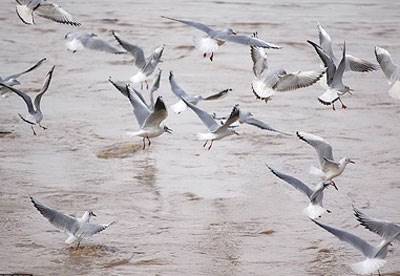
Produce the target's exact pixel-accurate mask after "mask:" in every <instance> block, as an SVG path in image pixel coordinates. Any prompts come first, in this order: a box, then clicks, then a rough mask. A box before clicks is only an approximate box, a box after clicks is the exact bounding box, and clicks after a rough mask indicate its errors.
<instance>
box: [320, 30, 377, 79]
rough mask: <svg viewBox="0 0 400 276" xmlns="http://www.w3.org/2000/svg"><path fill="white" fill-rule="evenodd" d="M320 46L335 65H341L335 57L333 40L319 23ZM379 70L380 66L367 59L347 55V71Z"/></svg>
mask: <svg viewBox="0 0 400 276" xmlns="http://www.w3.org/2000/svg"><path fill="white" fill-rule="evenodd" d="M317 27H318V35H319V46H320V47H321V48H322V49H323V50H324V52H325V53H327V54H328V55H329V57H330V58H332V60H333V62H334V63H335V65H338V64H339V60H338V59H337V58H336V57H335V54H334V53H333V48H332V39H331V36H330V35H329V34H328V32H327V31H326V30H325V29H324V28H323V27H322V26H321V24H319V23H318V25H317ZM376 70H378V65H377V64H374V63H372V62H369V61H367V60H365V59H361V58H357V57H354V56H352V55H349V54H346V64H345V71H353V72H371V71H376Z"/></svg>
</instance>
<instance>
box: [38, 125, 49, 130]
mask: <svg viewBox="0 0 400 276" xmlns="http://www.w3.org/2000/svg"><path fill="white" fill-rule="evenodd" d="M39 126H40V127H41V128H42V129H43V130H46V129H47V127H45V126H42V125H41V124H39Z"/></svg>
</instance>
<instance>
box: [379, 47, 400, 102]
mask: <svg viewBox="0 0 400 276" xmlns="http://www.w3.org/2000/svg"><path fill="white" fill-rule="evenodd" d="M375 56H376V59H377V61H378V63H379V65H380V66H381V69H382V71H383V73H384V74H385V76H386V78H387V80H388V82H389V85H390V89H389V95H390V96H391V97H392V98H395V99H400V67H399V66H398V65H397V64H395V63H394V62H393V59H392V56H391V55H390V53H389V52H388V51H387V50H386V49H383V48H380V47H378V46H376V47H375Z"/></svg>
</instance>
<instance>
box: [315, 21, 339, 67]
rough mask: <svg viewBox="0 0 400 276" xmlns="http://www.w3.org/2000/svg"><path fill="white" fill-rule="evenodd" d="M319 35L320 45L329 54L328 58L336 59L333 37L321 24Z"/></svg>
mask: <svg viewBox="0 0 400 276" xmlns="http://www.w3.org/2000/svg"><path fill="white" fill-rule="evenodd" d="M317 26H318V35H319V45H320V46H321V48H322V50H324V52H325V53H327V54H328V56H329V57H330V58H332V59H334V58H335V55H334V54H333V49H332V39H331V36H330V35H329V34H328V32H327V31H325V29H324V28H322V26H321V24H319V23H318V25H317Z"/></svg>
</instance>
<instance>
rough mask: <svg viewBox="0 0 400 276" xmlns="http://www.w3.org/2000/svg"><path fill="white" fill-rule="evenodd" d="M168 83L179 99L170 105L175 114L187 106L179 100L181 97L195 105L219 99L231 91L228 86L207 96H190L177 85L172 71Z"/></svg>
mask: <svg viewBox="0 0 400 276" xmlns="http://www.w3.org/2000/svg"><path fill="white" fill-rule="evenodd" d="M169 83H170V85H171V90H172V92H173V93H174V94H175V96H176V97H177V98H178V99H179V101H178V102H177V103H176V104H174V105H171V109H172V110H173V111H174V112H175V113H177V114H179V113H181V112H183V111H185V110H186V108H187V105H186V104H185V102H184V101H183V100H181V99H182V98H185V99H186V101H188V102H190V103H191V104H193V105H197V104H198V103H199V102H200V101H212V100H217V99H221V98H222V97H224V96H226V94H228V92H229V91H232V89H230V88H228V89H224V90H222V91H220V92H218V93H215V94H212V95H209V96H207V97H203V96H201V95H196V96H191V95H189V94H187V93H186V92H185V90H183V89H182V88H181V87H180V86H179V85H178V83H177V82H176V81H175V77H174V74H173V73H172V71H170V72H169Z"/></svg>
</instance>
